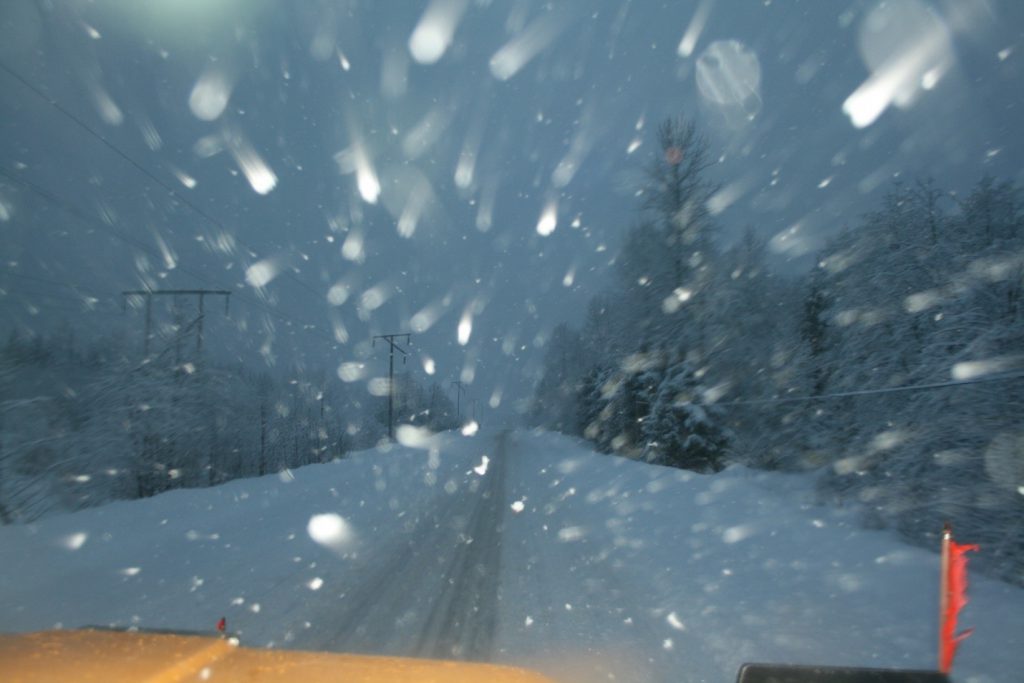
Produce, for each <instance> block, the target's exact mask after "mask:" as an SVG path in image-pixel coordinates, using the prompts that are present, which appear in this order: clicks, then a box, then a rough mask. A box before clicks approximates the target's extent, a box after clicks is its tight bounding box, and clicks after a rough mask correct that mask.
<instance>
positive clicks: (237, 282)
mask: <svg viewBox="0 0 1024 683" xmlns="http://www.w3.org/2000/svg"><path fill="white" fill-rule="evenodd" d="M1022 60H1024V3H1019V2H1016V1H1015V0H1003V1H1002V2H999V1H997V0H949V1H948V2H926V1H925V0H889V1H888V2H877V1H870V2H839V1H834V2H833V1H831V0H826V1H818V0H805V1H803V2H799V1H797V0H764V1H756V2H755V1H754V0H717V2H714V1H703V2H685V1H682V0H678V1H666V2H654V1H647V0H634V1H633V2H597V1H594V0H571V1H564V2H539V1H532V0H518V1H509V2H506V1H502V0H493V1H487V0H476V1H469V0H436V1H435V2H411V1H409V2H407V1H404V0H394V1H379V2H377V1H370V0H332V1H327V0H324V1H313V0H309V1H308V2H270V1H269V0H93V1H90V2H86V1H85V0H50V1H49V2H43V1H39V2H35V1H33V0H4V2H2V3H0V61H2V65H3V67H4V69H3V70H2V71H0V172H2V173H3V176H0V231H2V232H0V240H2V243H0V244H2V251H3V254H4V265H3V269H2V271H0V287H2V288H3V290H4V294H3V295H0V311H2V312H3V321H4V330H3V331H4V333H5V334H6V332H7V331H8V330H9V329H11V328H13V327H20V328H22V329H33V330H40V331H46V330H49V329H52V328H53V326H54V325H56V324H58V323H59V322H60V321H67V322H68V323H69V324H70V325H71V326H72V327H74V328H75V329H76V330H79V331H80V332H81V334H82V335H83V336H92V335H96V334H100V333H114V334H117V335H121V336H123V337H124V338H125V340H126V343H129V344H141V341H140V333H141V313H139V312H138V311H132V310H131V309H129V310H128V312H124V313H123V312H122V311H121V304H120V297H119V294H118V293H119V292H120V291H121V290H123V289H138V288H140V287H152V288H171V287H176V288H199V287H203V288H212V289H228V290H232V291H233V292H235V293H236V294H235V295H234V296H233V297H232V301H231V317H230V318H221V319H220V320H219V322H218V321H217V320H215V319H214V318H215V316H212V315H211V316H208V318H209V319H210V323H209V334H210V343H209V345H208V349H209V353H211V354H214V355H216V356H217V357H219V358H221V359H232V358H241V359H243V360H244V361H245V362H247V363H249V364H253V365H258V364H263V363H269V364H271V365H272V366H273V367H274V368H276V369H277V371H280V372H282V373H285V374H287V373H289V372H292V368H293V367H294V366H295V365H296V364H298V365H302V366H304V367H305V368H307V369H310V370H316V369H323V370H325V371H327V372H328V373H330V374H331V376H332V377H336V376H337V375H336V374H335V373H336V372H337V370H338V369H339V367H342V365H343V364H347V363H356V364H358V363H365V364H366V366H365V368H364V369H362V370H361V371H360V370H359V366H358V365H345V366H344V367H345V368H346V369H347V372H348V373H349V374H348V375H347V378H348V379H353V378H355V379H354V381H356V382H359V383H365V382H366V381H367V380H368V379H370V378H371V377H373V376H375V375H379V374H381V373H383V372H385V370H386V357H385V355H384V353H383V351H382V350H381V349H380V348H377V349H371V348H369V339H370V337H371V336H372V335H374V334H384V333H392V332H402V333H406V332H409V333H412V334H413V346H412V348H411V349H410V351H411V355H410V358H409V362H410V366H411V367H413V368H414V369H415V370H416V371H417V372H418V373H419V374H420V375H425V374H426V373H427V372H428V371H433V373H434V376H435V378H436V379H438V380H439V381H442V382H444V383H445V384H446V385H447V384H448V383H449V382H450V381H451V380H454V379H458V378H460V377H461V378H462V379H463V380H466V381H468V382H470V383H471V388H470V394H471V395H472V396H473V397H474V398H476V399H478V400H479V401H480V403H481V407H482V405H483V404H484V403H486V402H488V401H490V402H491V404H492V405H493V406H495V410H496V411H497V412H498V413H501V414H507V412H508V411H509V410H510V408H511V406H513V405H515V402H516V401H517V400H519V399H523V398H525V397H527V396H528V394H529V391H530V388H531V386H532V381H533V373H534V372H535V371H536V370H537V368H538V364H539V361H540V358H541V357H542V353H543V345H544V342H545V340H546V337H547V334H548V333H549V332H550V330H551V329H552V328H553V327H554V326H555V325H556V324H557V323H558V322H561V321H569V322H578V321H579V320H580V319H581V316H582V312H583V310H584V308H585V306H586V303H587V301H588V300H589V299H590V298H591V297H592V296H593V295H594V294H595V293H597V292H599V291H600V290H601V289H602V287H604V286H605V283H606V282H607V281H608V278H609V274H610V271H609V269H608V264H609V262H610V261H611V260H612V259H613V257H614V254H615V251H616V248H617V245H618V243H619V240H620V238H621V236H622V235H623V233H624V232H625V230H626V229H627V228H628V227H629V226H630V224H631V223H632V222H634V221H635V220H637V208H638V202H639V200H638V199H637V197H636V193H637V192H638V190H639V189H640V188H641V187H642V172H643V168H644V166H645V164H647V163H649V162H650V160H651V158H652V157H651V155H653V154H656V153H657V150H656V149H655V146H656V145H655V143H654V130H655V129H656V127H657V124H658V122H659V121H661V120H663V119H664V118H665V117H667V116H672V115H679V114H683V115H685V116H687V117H690V118H693V119H695V120H696V121H697V122H698V124H699V125H700V127H701V130H702V131H703V132H704V134H705V135H706V136H707V138H708V140H709V142H710V146H711V150H712V154H713V156H714V157H716V158H720V163H719V164H717V165H716V167H715V168H714V170H713V177H712V180H714V181H715V182H717V183H719V184H720V186H721V188H722V189H721V192H720V193H719V194H718V195H716V197H715V198H714V199H713V204H714V206H713V212H715V213H716V221H717V224H718V228H717V229H718V231H719V239H720V242H721V243H723V244H725V243H727V242H728V241H729V240H730V239H731V238H732V237H733V236H734V235H736V234H737V233H738V232H739V231H741V230H742V229H744V228H745V227H747V226H751V227H753V228H754V229H755V230H756V231H757V232H758V233H760V234H762V235H763V236H764V237H765V238H766V239H768V240H770V245H771V247H772V249H773V252H774V253H775V254H776V255H777V257H778V267H779V268H780V270H783V271H785V270H789V271H792V272H797V271H799V269H801V268H806V267H807V265H808V263H809V262H812V258H813V253H814V251H815V250H816V249H817V248H819V247H820V246H821V245H822V243H823V240H825V239H826V238H827V237H828V235H830V234H832V233H833V232H834V231H835V230H836V229H838V228H840V227H842V226H843V225H846V224H855V223H856V222H857V220H858V216H859V215H860V214H862V213H863V212H864V211H866V210H868V209H870V208H871V207H872V205H873V203H874V202H875V201H877V199H878V197H879V195H880V193H882V192H884V191H885V189H886V188H887V187H889V186H890V184H891V182H892V181H893V179H894V178H902V179H905V180H908V181H913V180H914V179H917V178H923V177H927V176H931V177H934V178H935V180H936V181H937V182H938V183H939V184H940V185H941V186H943V187H945V188H948V189H952V190H959V191H963V190H965V189H967V188H969V186H970V185H971V184H973V182H975V181H976V180H977V179H978V178H979V177H980V176H981V175H982V174H983V173H989V174H992V175H994V176H996V177H999V178H1003V179H1009V180H1013V181H1015V182H1017V183H1021V181H1022V180H1024V164H1022V159H1024V136H1022V135H1021V124H1020V121H1021V120H1022V117H1024V66H1022V65H1024V61H1022ZM8 70H10V71H13V72H15V73H16V74H18V76H19V77H20V78H22V79H24V80H25V81H26V82H27V83H28V84H30V85H31V86H33V87H35V88H37V89H39V90H41V91H42V92H44V93H45V94H46V95H47V97H48V98H52V100H54V101H55V102H56V103H57V105H59V107H61V108H63V109H64V110H65V111H66V112H67V114H65V113H62V112H61V111H59V110H58V109H57V107H56V106H54V105H53V104H52V103H50V102H47V101H46V100H44V99H42V98H40V97H39V96H38V95H36V94H34V93H33V91H32V90H31V89H30V88H29V87H28V85H26V84H25V83H22V82H20V81H19V80H18V78H17V77H15V76H12V74H11V73H10V72H9V71H8ZM69 114H70V116H69ZM71 117H75V118H77V119H79V120H80V121H81V122H82V123H83V124H85V125H86V126H88V127H89V128H91V129H92V130H94V131H96V132H97V133H98V134H100V135H102V136H103V137H104V138H105V139H106V140H107V141H109V143H110V144H111V145H112V146H114V147H116V148H117V150H119V151H121V152H123V153H124V154H125V155H126V156H127V157H129V158H130V159H131V161H128V160H126V159H125V158H122V157H121V156H119V155H118V154H117V152H115V151H114V150H113V149H111V148H109V147H107V146H105V145H104V144H103V143H102V142H100V141H98V140H97V139H96V138H95V137H93V136H91V135H90V134H89V133H88V132H86V131H85V130H84V129H83V128H82V127H80V126H79V125H78V124H77V123H75V122H74V121H73V120H72V118H71ZM132 162H135V163H137V164H139V165H140V166H142V167H143V168H144V169H145V170H146V171H148V172H149V173H152V174H153V175H154V176H156V177H157V178H158V179H159V180H160V183H157V182H155V181H153V180H151V179H150V178H148V177H146V175H145V174H144V173H143V171H141V170H140V169H139V168H137V167H136V166H134V165H133V163H132ZM25 182H27V183H30V184H31V185H25V184H24V183H25ZM161 183H162V184H165V185H166V186H167V187H171V188H173V190H174V192H175V193H176V194H178V195H179V196H180V197H182V198H184V199H185V200H187V202H189V203H190V204H192V205H194V206H195V207H197V208H198V209H199V210H200V211H201V212H202V214H205V215H200V214H198V213H197V212H196V211H194V210H193V208H192V207H189V206H185V205H183V204H182V203H181V202H179V201H178V200H176V199H175V198H174V197H172V196H171V194H170V193H169V192H168V191H167V190H166V189H165V188H164V187H162V186H161ZM211 219H212V221H211ZM94 299H95V301H94ZM210 307H211V308H213V309H216V305H215V304H210ZM216 310H217V312H218V313H219V309H216ZM211 312H212V311H211ZM157 317H158V318H159V321H160V322H170V320H171V317H170V314H169V313H168V312H166V311H162V310H160V311H158V316H157ZM460 324H461V329H460ZM337 340H342V341H337ZM338 381H341V380H338Z"/></svg>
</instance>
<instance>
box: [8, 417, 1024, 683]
mask: <svg viewBox="0 0 1024 683" xmlns="http://www.w3.org/2000/svg"><path fill="white" fill-rule="evenodd" d="M410 434H411V436H410ZM403 441H405V442H406V443H407V444H410V447H396V448H394V449H393V450H391V451H390V452H378V451H370V452H364V453H360V454H357V455H355V456H354V457H352V458H350V459H347V460H343V461H338V462H334V463H331V464H326V465H311V466H308V467H304V468H301V469H298V470H295V471H292V472H289V471H285V472H282V473H280V474H278V475H273V476H267V477H263V478H259V479H247V480H238V481H234V482H230V483H227V484H224V485H222V486H219V487H216V488H211V489H205V490H177V491H171V492H168V493H164V494H162V495H159V496H156V497H154V498H151V499H147V500H141V501H133V502H123V503H115V504H111V505H107V506H105V507H100V508H95V509H90V510H85V511H81V512H78V513H75V514H69V515H63V516H56V517H51V518H49V519H46V520H44V521H41V522H39V523H36V524H31V525H26V526H8V527H3V528H0V614H3V615H4V617H3V620H2V624H0V629H2V630H5V631H25V630H35V629H45V628H53V627H64V628H72V627H78V626H83V625H87V624H114V625H121V626H130V625H137V626H140V627H148V628H176V629H187V630H210V629H212V628H213V626H214V624H215V623H216V621H217V619H219V618H220V617H221V616H222V615H223V616H226V617H227V620H228V626H229V628H230V629H231V630H233V631H236V632H237V633H238V634H239V635H240V637H241V639H242V641H243V642H244V643H247V644H249V645H252V646H272V647H294V648H304V649H324V650H328V649H329V650H340V651H357V652H387V653H393V654H401V655H413V656H433V657H444V656H447V657H452V656H455V657H463V658H470V659H489V660H493V661H497V662H505V663H516V664H520V665H524V666H529V667H533V668H536V669H538V670H540V671H542V672H545V673H547V674H549V675H551V676H553V677H556V678H558V679H560V680H567V681H572V680H608V678H609V675H610V674H614V676H615V680H618V681H623V680H636V681H647V680H651V681H661V680H666V681H667V680H683V681H690V680H692V681H730V680H733V678H734V677H735V673H736V670H737V668H738V666H739V664H740V663H741V662H743V661H751V660H758V661H791V662H817V663H834V664H861V665H874V666H901V667H919V668H927V667H931V666H932V665H933V662H934V650H935V640H936V638H935V628H936V626H935V621H936V612H937V606H936V593H937V588H936V586H937V582H938V579H937V574H938V562H937V556H935V555H934V554H931V553H928V552H926V551H924V550H921V549H918V548H913V547H909V546H906V545H904V544H903V543H901V542H899V541H898V540H896V538H895V536H894V535H893V534H891V533H888V532H876V531H865V530H862V529H859V528H858V527H857V524H856V519H855V515H854V514H853V513H852V512H847V511H843V510H834V509H830V508H828V509H826V508H821V507H816V506H814V505H812V504H811V502H810V501H811V500H812V494H811V485H810V483H809V480H808V479H807V478H805V477H803V476H800V475H783V474H766V473H759V472H753V471H750V470H744V469H739V468H732V469H729V470H727V471H725V472H722V473H720V474H716V475H707V476H704V475H696V474H693V473H688V472H684V471H680V470H675V469H669V468H661V467H654V466H648V465H642V464H638V463H635V462H631V461H628V460H625V459H622V458H617V457H608V456H602V455H598V454H595V453H593V452H591V451H589V450H587V449H586V448H585V447H584V446H582V445H581V444H580V443H578V442H575V441H573V440H570V439H567V438H564V437H559V436H555V435H550V434H539V433H525V432H514V433H509V434H496V433H483V432H482V433H480V434H478V435H476V436H474V437H455V436H444V437H433V438H421V437H420V436H418V435H417V434H415V433H412V432H407V433H405V434H404V438H403ZM963 540H970V539H963ZM970 598H971V603H970V604H969V605H968V607H967V608H966V609H965V611H964V613H963V615H962V624H963V625H964V626H970V627H974V629H975V632H974V635H973V636H972V637H971V638H970V639H969V640H968V641H966V643H965V644H964V645H963V646H962V648H961V652H960V655H959V658H958V661H957V665H956V667H955V669H954V673H955V680H959V681H977V682H979V683H980V682H983V681H1005V680H1009V678H1010V677H1011V672H1014V671H1019V670H1021V669H1022V668H1024V653H1022V652H1021V650H1020V649H1019V648H1018V647H1015V644H1016V639H1017V636H1018V634H1019V626H1020V614H1021V613H1022V611H1024V590H1021V589H1019V588H1015V587H1011V586H1009V585H1007V584H1003V583H1000V582H996V581H992V580H989V579H986V578H984V577H981V576H978V575H975V576H973V577H972V584H971V588H970Z"/></svg>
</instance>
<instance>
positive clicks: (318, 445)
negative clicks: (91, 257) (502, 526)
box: [0, 326, 457, 523]
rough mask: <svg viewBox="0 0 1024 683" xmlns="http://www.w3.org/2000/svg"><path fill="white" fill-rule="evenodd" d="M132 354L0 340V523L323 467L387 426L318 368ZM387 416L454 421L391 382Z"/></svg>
mask: <svg viewBox="0 0 1024 683" xmlns="http://www.w3.org/2000/svg"><path fill="white" fill-rule="evenodd" d="M281 374H283V373H279V376H276V377H275V376H274V375H272V374H270V373H269V372H265V371H264V372H254V371H252V370H250V369H248V368H246V367H244V366H242V365H233V366H232V365H221V364H216V363H213V362H199V361H194V362H180V359H179V360H178V361H175V359H173V358H172V357H170V355H169V354H164V355H161V354H154V355H153V356H152V357H150V358H147V359H146V360H144V361H141V362H140V361H139V359H138V358H137V357H134V354H129V353H126V352H125V351H124V349H123V345H122V344H121V343H120V342H119V341H117V340H115V339H105V340H102V341H99V342H95V343H91V344H83V343H80V342H77V341H76V340H75V336H74V334H73V332H72V329H71V328H70V327H69V326H65V327H64V329H63V330H62V331H60V332H57V333H55V334H52V335H49V336H45V335H36V334H32V335H28V334H22V333H17V332H12V333H11V335H10V336H9V337H8V339H7V340H6V343H4V344H3V345H2V346H0V523H12V522H25V521H31V520H33V519H36V518H38V517H40V516H42V515H45V514H47V513H50V512H54V511H67V510H75V509H79V508H82V507H88V506H92V505H97V504H101V503H104V502H108V501H112V500H124V499H135V498H146V497H149V496H153V495H156V494H159V493H162V492H164V491H168V490H171V489H177V488H190V487H204V486H213V485H217V484H220V483H223V482H226V481H229V480H232V479H236V478H240V477H256V476H263V475H266V474H271V473H277V472H280V471H281V470H285V469H288V468H295V467H301V466H303V465H308V464H312V463H322V462H327V461H330V460H333V459H335V458H341V457H344V455H345V454H346V453H347V452H350V451H352V450H360V449H365V448H369V447H372V446H374V445H375V444H377V443H378V442H379V441H380V440H381V439H382V438H385V437H386V434H387V407H386V402H387V398H386V397H384V398H381V397H375V396H371V395H370V394H369V393H368V392H366V391H365V388H364V387H362V386H357V385H348V384H344V383H342V382H340V381H339V380H338V379H337V378H332V377H330V375H329V374H328V373H310V372H305V373H303V372H300V371H296V372H294V373H293V376H292V377H283V376H280V375H281ZM394 391H395V406H396V412H395V416H396V422H399V423H409V424H416V425H420V426H425V427H428V428H430V429H431V430H434V431H441V430H445V429H452V428H455V427H456V426H457V420H456V416H455V406H454V405H453V404H452V402H451V400H450V399H449V398H448V397H447V396H446V395H445V394H444V392H443V390H441V388H440V387H439V386H437V385H436V384H435V385H433V386H431V387H423V386H421V385H420V384H419V383H418V382H417V381H416V380H415V378H413V377H412V376H411V375H408V374H399V375H396V378H395V388H394Z"/></svg>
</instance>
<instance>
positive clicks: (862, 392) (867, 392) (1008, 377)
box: [693, 372, 1024, 406]
mask: <svg viewBox="0 0 1024 683" xmlns="http://www.w3.org/2000/svg"><path fill="white" fill-rule="evenodd" d="M1015 379H1024V372H1016V373H1008V374H996V375H986V376H984V377H974V378H971V379H962V380H951V381H949V382H931V383H928V384H907V385H903V386H898V387H882V388H877V389H854V390H851V391H838V392H835V393H831V394H818V395H817V396H788V397H785V398H760V399H749V400H742V401H718V402H710V401H701V402H697V403H694V404H693V405H699V406H752V405H771V404H776V403H801V402H807V401H822V400H829V399H835V398H849V397H851V396H871V395H875V394H896V393H902V392H910V391H930V390H933V389H945V388H947V387H959V386H965V385H968V384H986V383H989V382H1007V381H1012V380H1015Z"/></svg>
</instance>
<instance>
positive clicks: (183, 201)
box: [0, 61, 321, 297]
mask: <svg viewBox="0 0 1024 683" xmlns="http://www.w3.org/2000/svg"><path fill="white" fill-rule="evenodd" d="M0 69H2V70H3V71H5V72H6V73H7V74H8V75H9V76H10V77H11V78H13V79H15V80H16V81H18V82H19V83H21V84H22V85H23V86H24V87H26V88H28V89H29V90H30V91H32V92H33V93H35V95H36V96H37V97H39V98H40V99H41V100H43V101H44V102H46V103H47V104H49V105H50V106H51V107H53V108H54V109H56V110H57V111H59V112H60V113H61V114H63V115H64V116H66V117H67V118H68V119H70V120H71V121H74V122H75V123H76V124H77V125H78V126H79V127H80V128H82V130H84V131H85V132H87V133H89V135H91V136H92V137H94V138H96V139H97V140H98V141H99V142H100V143H102V144H103V145H104V146H105V147H106V148H107V149H109V150H110V151H112V152H113V153H114V154H116V155H117V156H119V157H121V158H122V159H124V160H125V161H126V162H128V163H129V164H130V165H131V166H132V167H133V168H135V169H136V170H137V171H139V172H140V173H142V174H143V175H145V176H146V177H147V178H149V179H150V180H152V181H153V182H154V183H156V184H157V185H159V186H160V187H161V188H163V190H164V191H165V192H167V194H168V195H170V196H171V197H173V198H174V199H175V200H176V201H178V202H180V203H181V204H184V205H185V206H187V207H188V208H190V209H192V211H194V212H195V213H196V214H198V215H199V216H201V217H203V218H205V219H206V220H207V221H209V222H210V223H211V224H212V225H214V226H216V227H218V228H220V229H221V230H224V231H225V232H227V228H225V227H224V225H223V224H222V223H221V222H220V221H218V220H217V219H216V218H214V217H213V216H211V215H210V214H209V213H207V212H206V211H204V210H203V209H201V208H200V207H198V206H196V205H195V204H194V203H192V202H191V201H189V200H188V199H186V198H185V197H184V196H183V195H181V194H179V193H178V191H177V190H175V189H174V188H173V187H172V186H171V185H170V184H168V183H166V182H164V181H163V180H161V179H160V178H159V177H158V176H157V175H156V174H155V173H153V172H152V171H150V170H149V169H147V168H146V167H145V166H143V165H142V164H140V163H139V162H138V161H135V159H133V158H132V157H131V156H129V155H128V154H127V153H126V152H124V151H122V150H121V148H120V147H118V146H117V145H115V144H114V143H112V142H111V141H110V140H108V139H107V138H106V137H105V136H104V135H103V134H102V133H99V132H98V131H96V130H95V129H94V128H93V127H92V126H90V125H89V124H87V123H86V122H85V121H83V120H82V119H81V118H80V117H78V116H76V115H75V114H74V113H72V112H71V111H69V110H68V109H67V108H65V107H64V106H62V105H61V104H60V102H58V101H57V100H56V99H54V98H52V97H50V96H49V95H47V94H46V93H45V92H43V91H42V90H40V89H39V88H38V87H36V86H35V85H33V84H32V82H31V81H29V80H28V79H26V78H25V77H24V76H22V75H21V74H19V73H18V72H17V71H15V70H14V69H11V68H10V67H9V66H7V65H6V64H5V63H4V62H2V61H0ZM234 239H235V241H236V242H238V243H239V244H241V245H242V246H243V247H245V248H246V249H247V250H248V251H249V252H251V253H257V252H256V250H255V249H253V248H252V247H251V246H249V245H247V244H246V243H245V242H243V241H242V240H240V239H239V238H238V237H237V236H234ZM284 277H286V278H287V279H289V280H291V281H292V282H295V283H296V284H298V285H300V286H301V287H302V288H303V289H305V290H307V291H309V292H311V293H312V294H314V295H316V296H318V297H319V296H321V292H320V291H318V290H317V289H315V288H313V287H312V286H310V285H308V284H306V282H304V281H303V280H301V279H299V278H298V277H296V276H295V275H294V274H292V273H290V272H288V271H285V272H284Z"/></svg>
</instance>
